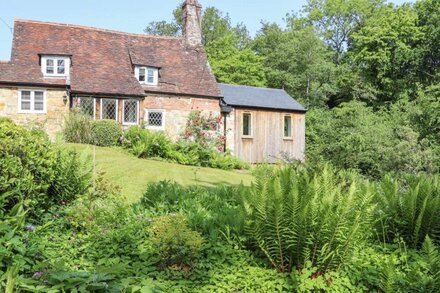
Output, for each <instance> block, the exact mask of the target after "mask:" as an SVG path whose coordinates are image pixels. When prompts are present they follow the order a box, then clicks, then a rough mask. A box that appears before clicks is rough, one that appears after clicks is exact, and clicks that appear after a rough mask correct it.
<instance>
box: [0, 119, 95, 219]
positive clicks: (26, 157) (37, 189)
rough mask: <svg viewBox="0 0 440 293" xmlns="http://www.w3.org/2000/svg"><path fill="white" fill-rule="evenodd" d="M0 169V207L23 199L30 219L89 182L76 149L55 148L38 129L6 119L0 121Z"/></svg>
mask: <svg viewBox="0 0 440 293" xmlns="http://www.w3.org/2000/svg"><path fill="white" fill-rule="evenodd" d="M0 170H1V172H0V194H1V195H2V201H3V204H2V207H0V209H3V210H10V209H12V207H13V206H15V205H16V204H17V203H19V202H21V201H22V200H23V201H24V208H25V209H29V212H28V215H31V216H32V217H33V219H34V220H37V219H38V215H41V214H42V213H44V212H45V211H47V210H48V209H49V208H50V207H51V206H53V205H58V204H60V203H62V202H64V203H67V202H70V201H72V200H73V199H75V197H76V196H77V195H79V194H84V193H85V192H86V191H87V189H88V187H89V186H90V182H91V180H90V170H87V169H86V168H85V166H84V164H82V163H81V162H80V161H79V159H78V156H77V154H76V153H73V152H65V151H60V150H57V149H56V148H55V147H54V146H53V145H51V143H50V141H49V140H48V138H47V137H46V135H43V134H42V133H41V132H39V131H29V130H26V129H24V128H23V127H20V126H17V125H15V124H14V123H12V122H8V121H2V122H0Z"/></svg>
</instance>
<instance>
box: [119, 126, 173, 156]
mask: <svg viewBox="0 0 440 293" xmlns="http://www.w3.org/2000/svg"><path fill="white" fill-rule="evenodd" d="M123 146H124V147H125V148H126V149H128V150H129V151H130V152H131V153H132V154H134V155H135V156H137V157H139V158H154V157H157V158H167V156H168V152H169V151H170V149H171V141H170V139H169V138H168V136H167V135H166V134H165V133H163V132H153V131H150V130H148V129H143V128H141V127H139V126H133V127H130V129H129V130H128V131H127V132H126V133H125V135H124V139H123Z"/></svg>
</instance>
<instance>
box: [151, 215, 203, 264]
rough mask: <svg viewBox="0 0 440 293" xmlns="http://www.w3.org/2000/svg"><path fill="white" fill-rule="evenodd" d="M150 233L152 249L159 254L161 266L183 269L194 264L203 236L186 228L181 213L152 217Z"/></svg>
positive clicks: (185, 222)
mask: <svg viewBox="0 0 440 293" xmlns="http://www.w3.org/2000/svg"><path fill="white" fill-rule="evenodd" d="M150 233H151V243H152V246H153V251H154V253H156V254H158V255H159V256H160V259H161V266H162V267H164V268H165V267H173V266H177V267H179V268H181V269H184V268H191V267H193V266H194V262H195V260H196V259H197V257H198V256H199V253H200V250H201V249H202V245H203V238H202V237H201V236H200V234H198V233H197V232H195V231H192V230H191V229H189V228H188V224H187V221H186V219H185V217H184V216H183V215H181V214H170V215H166V216H161V217H158V218H155V219H153V222H152V224H151V227H150Z"/></svg>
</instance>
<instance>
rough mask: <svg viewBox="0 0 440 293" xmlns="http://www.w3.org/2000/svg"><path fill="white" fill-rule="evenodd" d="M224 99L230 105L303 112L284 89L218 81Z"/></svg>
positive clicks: (299, 105) (301, 107) (302, 108)
mask: <svg viewBox="0 0 440 293" xmlns="http://www.w3.org/2000/svg"><path fill="white" fill-rule="evenodd" d="M219 86H220V91H221V93H222V95H223V97H224V101H225V102H226V103H227V104H228V105H230V106H238V107H250V108H264V109H274V110H288V111H298V112H305V111H306V109H305V108H304V107H303V106H302V105H301V104H299V103H298V102H297V101H295V99H293V98H292V97H291V96H289V94H288V93H286V91H285V90H280V89H271V88H260V87H251V86H242V85H232V84H223V83H220V84H219Z"/></svg>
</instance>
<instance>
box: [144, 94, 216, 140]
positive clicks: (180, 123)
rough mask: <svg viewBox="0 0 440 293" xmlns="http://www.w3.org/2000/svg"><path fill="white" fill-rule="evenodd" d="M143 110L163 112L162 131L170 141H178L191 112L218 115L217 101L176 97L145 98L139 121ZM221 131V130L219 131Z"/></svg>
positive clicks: (157, 96)
mask: <svg viewBox="0 0 440 293" xmlns="http://www.w3.org/2000/svg"><path fill="white" fill-rule="evenodd" d="M145 110H163V111H164V115H165V129H164V131H165V132H166V133H168V135H170V137H171V138H172V139H178V138H179V136H180V134H181V133H182V132H183V131H184V129H185V126H186V122H187V120H188V116H189V114H190V113H191V111H193V110H200V111H202V113H204V114H206V115H208V114H209V113H213V114H214V115H220V102H219V100H218V99H208V98H206V99H205V98H195V97H178V96H159V95H156V96H147V97H146V98H145V100H143V101H141V103H140V121H141V122H142V121H144V119H145ZM220 131H222V130H220Z"/></svg>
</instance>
